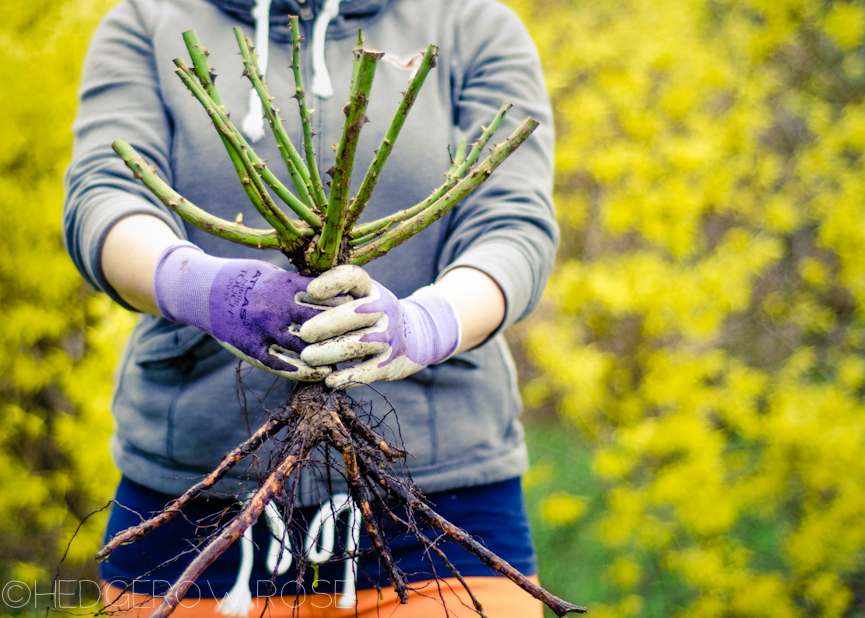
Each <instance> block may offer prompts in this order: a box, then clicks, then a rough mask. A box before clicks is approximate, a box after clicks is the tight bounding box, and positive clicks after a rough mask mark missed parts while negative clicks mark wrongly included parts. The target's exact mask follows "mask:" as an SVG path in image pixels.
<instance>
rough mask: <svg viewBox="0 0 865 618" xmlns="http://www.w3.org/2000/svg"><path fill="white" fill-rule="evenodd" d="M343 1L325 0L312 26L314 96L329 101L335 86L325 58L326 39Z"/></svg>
mask: <svg viewBox="0 0 865 618" xmlns="http://www.w3.org/2000/svg"><path fill="white" fill-rule="evenodd" d="M340 2H341V0H325V3H324V7H323V8H322V9H321V13H319V14H318V17H316V18H315V24H313V26H312V94H314V95H316V96H318V97H321V98H322V99H329V98H330V97H332V96H333V85H332V84H331V83H330V73H328V72H327V63H326V62H325V58H324V39H325V37H326V36H327V27H328V25H329V24H330V22H331V20H332V19H333V18H334V17H336V16H337V15H339V3H340Z"/></svg>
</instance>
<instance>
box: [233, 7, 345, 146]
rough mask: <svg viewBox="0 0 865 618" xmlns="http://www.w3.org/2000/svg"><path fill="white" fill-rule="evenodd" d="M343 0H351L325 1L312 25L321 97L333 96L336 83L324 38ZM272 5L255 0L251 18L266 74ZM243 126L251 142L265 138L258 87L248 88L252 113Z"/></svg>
mask: <svg viewBox="0 0 865 618" xmlns="http://www.w3.org/2000/svg"><path fill="white" fill-rule="evenodd" d="M343 1H345V2H347V1H348V0H325V3H324V7H322V9H321V12H320V13H319V14H318V16H317V17H316V18H315V23H314V24H313V26H312V93H313V94H314V95H316V96H318V97H321V98H322V99H328V98H330V97H332V96H333V85H332V84H331V81H330V73H328V71H327V62H326V61H325V57H324V40H325V37H326V36H327V27H328V26H329V25H330V22H331V21H332V20H333V19H334V18H335V17H336V16H337V15H339V5H340V2H343ZM270 4H271V0H256V2H255V6H254V7H253V9H252V17H253V19H254V20H255V51H256V53H257V54H258V66H259V68H260V69H261V72H262V73H267V52H268V47H269V43H270ZM241 126H242V128H243V132H244V133H245V134H246V136H247V137H248V138H249V141H251V142H257V141H258V140H260V139H261V138H262V137H264V109H263V108H262V106H261V100H260V99H259V98H258V94H257V93H256V92H255V88H253V89H252V90H250V91H249V113H248V114H246V117H245V118H244V119H243V123H242V125H241Z"/></svg>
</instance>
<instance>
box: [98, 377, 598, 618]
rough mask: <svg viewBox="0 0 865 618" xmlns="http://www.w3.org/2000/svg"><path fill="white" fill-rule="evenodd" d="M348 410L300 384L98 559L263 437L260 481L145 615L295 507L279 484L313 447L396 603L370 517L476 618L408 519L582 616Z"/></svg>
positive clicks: (404, 591) (158, 614)
mask: <svg viewBox="0 0 865 618" xmlns="http://www.w3.org/2000/svg"><path fill="white" fill-rule="evenodd" d="M354 405H356V404H353V402H351V401H350V400H349V399H348V397H347V396H346V395H345V393H344V392H343V391H333V390H330V389H328V388H327V387H326V386H324V385H323V384H321V383H316V384H307V385H303V386H300V387H299V388H298V389H297V390H296V391H295V392H294V393H293V394H292V396H291V398H290V399H289V402H288V404H287V405H286V407H285V408H284V409H282V410H281V411H280V413H279V414H276V415H274V416H273V417H271V418H270V419H269V420H268V421H267V422H266V423H265V424H264V425H262V426H261V428H259V430H258V431H256V432H255V434H254V435H253V436H252V437H250V438H249V440H247V441H246V442H244V443H243V444H242V445H240V446H239V447H237V448H236V449H234V450H233V451H231V452H230V453H228V454H227V455H226V456H225V458H224V459H223V461H222V463H220V465H219V467H218V468H217V469H216V470H214V471H213V472H211V473H210V474H209V475H208V476H207V477H206V478H205V479H204V480H202V481H201V482H200V483H198V484H196V485H195V486H194V487H192V488H191V489H190V490H189V491H187V492H186V493H185V494H184V495H183V496H181V497H180V498H178V499H177V500H175V501H174V502H172V503H171V504H169V505H168V506H166V507H165V509H164V510H163V511H162V512H161V513H158V514H157V515H155V516H154V517H152V518H151V519H149V520H147V521H145V522H143V523H141V524H139V525H137V526H134V527H132V528H129V529H127V530H125V531H123V532H121V533H119V534H118V535H117V536H115V537H114V538H113V539H112V540H111V542H110V543H108V544H107V545H106V546H105V547H104V548H103V549H102V550H101V551H100V552H99V554H98V556H99V557H100V558H105V557H107V556H108V555H110V554H111V552H112V551H113V550H114V549H116V548H117V547H119V546H120V545H123V544H127V543H131V542H133V541H135V540H137V539H139V538H141V537H142V536H144V535H145V534H147V533H148V532H149V531H151V530H153V529H155V528H157V527H159V526H160V525H162V524H164V523H165V522H167V521H169V520H170V519H171V518H173V517H174V516H176V515H177V514H178V513H180V511H181V509H182V508H183V507H184V506H186V505H187V504H189V502H190V501H192V500H193V499H194V498H196V497H197V496H199V495H201V494H202V493H203V492H205V491H206V490H208V489H211V488H212V487H213V486H214V485H215V484H216V482H218V481H219V480H220V479H221V478H223V477H224V476H225V475H226V474H227V473H228V471H229V470H231V468H233V467H234V466H235V465H236V464H237V463H239V462H240V461H241V460H242V459H243V458H245V457H247V456H248V455H251V454H254V453H255V452H257V451H258V449H259V448H260V447H261V446H262V445H263V444H264V443H265V442H266V441H267V440H270V439H273V441H274V442H275V444H276V447H275V449H274V453H275V460H274V463H275V465H273V466H271V467H270V468H269V470H270V471H269V472H268V474H267V476H266V478H265V479H264V481H263V482H262V483H261V484H260V486H259V487H258V489H257V491H256V492H255V493H254V495H253V496H252V498H250V499H249V500H248V501H247V502H246V503H245V504H244V506H243V508H242V509H241V510H240V512H239V513H238V514H237V515H236V516H235V517H234V518H233V519H231V521H229V522H228V523H227V524H226V525H225V526H223V527H222V528H220V529H219V530H217V531H216V532H214V533H213V534H212V535H211V537H210V538H209V539H208V540H207V541H206V543H204V544H203V545H202V546H201V549H200V551H199V553H198V554H197V556H196V557H195V559H194V560H193V561H192V562H191V563H190V564H189V566H188V567H187V568H186V570H185V571H184V572H183V574H182V575H181V576H180V578H179V580H178V582H177V583H176V584H175V585H174V586H172V587H171V589H170V590H169V591H168V593H167V594H166V596H165V598H164V599H163V602H162V604H161V605H160V606H159V607H158V608H157V609H156V611H155V612H154V613H153V614H152V615H151V618H166V617H167V616H168V615H169V614H170V613H171V612H172V611H173V610H174V608H175V607H176V606H177V605H178V604H179V602H180V601H181V600H182V599H183V597H184V595H185V594H186V592H187V590H188V589H189V587H190V586H191V585H192V583H193V582H195V580H196V579H197V578H198V577H199V576H200V575H201V573H203V572H204V570H205V569H206V568H207V567H208V566H210V565H211V564H212V563H213V562H214V561H215V560H216V559H217V558H218V557H219V556H220V555H221V554H222V553H223V552H224V551H225V550H226V549H228V547H229V546H230V545H231V544H232V543H233V542H234V541H236V540H237V539H238V538H240V536H242V535H243V533H244V531H245V530H246V529H247V528H248V527H249V526H251V525H252V524H253V523H254V522H255V521H256V520H257V519H258V518H259V516H261V515H262V514H263V513H264V510H265V508H266V507H267V505H268V503H269V502H271V501H272V500H274V499H276V500H277V502H278V503H281V504H283V505H289V506H293V505H294V504H295V502H296V498H297V490H298V484H297V482H288V483H287V481H288V480H289V477H290V476H291V475H295V476H294V478H295V479H296V478H297V476H296V474H297V473H298V472H299V470H300V469H302V468H303V467H305V466H309V465H315V459H314V458H312V457H311V454H312V453H313V452H314V451H316V450H317V449H319V448H321V447H324V448H325V449H328V448H329V449H334V450H335V451H336V452H338V453H339V454H340V455H341V459H342V465H343V466H344V468H342V469H338V472H339V473H340V474H341V475H342V476H343V478H344V479H345V481H346V484H347V486H348V491H349V494H350V495H351V497H352V500H353V501H354V503H355V505H356V506H357V507H358V509H359V510H360V513H361V518H362V520H363V524H364V527H365V529H366V533H367V536H368V537H369V539H370V542H371V544H372V548H373V550H374V551H375V553H376V555H377V557H378V560H379V564H381V566H382V568H383V569H384V571H385V573H387V576H388V579H389V580H390V582H391V585H392V586H393V588H394V590H395V591H396V593H397V595H398V597H399V598H400V600H401V602H403V603H406V602H408V591H409V584H408V580H407V577H406V575H405V573H403V572H402V570H400V568H399V567H398V566H397V564H396V561H395V560H394V557H393V554H392V553H391V551H390V548H389V546H388V540H387V539H386V537H385V534H384V530H383V525H382V523H383V522H382V520H381V519H377V518H376V516H377V515H378V516H380V517H381V518H382V519H384V518H390V519H392V520H394V521H395V522H397V523H398V524H399V525H400V526H401V527H403V528H405V530H406V532H408V533H410V534H414V535H415V536H416V537H417V539H418V540H420V542H421V543H422V544H423V546H424V548H425V549H426V550H427V551H428V552H432V553H435V554H436V555H437V556H439V558H441V559H442V561H443V562H444V564H445V566H446V567H447V568H448V569H449V570H450V571H451V573H452V574H453V575H454V577H456V578H457V580H458V581H459V582H460V583H461V584H462V585H463V586H464V587H465V589H466V590H467V591H468V593H469V596H470V597H471V600H472V603H473V604H474V607H475V611H477V613H478V615H480V616H481V617H484V616H485V614H484V612H483V608H482V606H481V604H480V602H479V601H478V600H477V598H475V596H474V595H473V594H472V592H471V590H470V589H469V586H468V585H467V583H466V581H465V580H464V579H463V578H462V576H461V575H460V574H459V572H458V571H457V569H456V568H455V567H454V565H453V564H452V563H451V562H450V561H449V560H448V559H447V557H446V556H445V554H444V552H443V551H442V550H441V549H440V548H439V547H438V546H437V542H438V541H437V540H436V541H433V540H430V539H429V538H428V537H427V536H426V535H425V534H424V533H423V532H421V530H420V528H419V526H418V524H417V523H416V521H422V522H424V523H426V524H427V525H429V526H431V527H432V528H433V529H434V530H436V531H438V532H439V533H440V535H441V537H448V538H450V539H452V540H453V541H455V542H457V543H459V544H460V545H462V546H463V547H465V548H466V549H467V550H468V551H470V552H471V553H472V554H474V555H475V556H477V557H478V558H479V559H480V560H481V562H483V563H484V564H486V565H487V566H489V567H491V568H492V569H494V570H495V571H497V572H499V573H501V574H502V575H504V576H506V577H508V578H509V579H510V580H511V581H513V582H514V583H516V584H517V585H518V586H520V587H521V588H522V589H523V590H525V591H526V592H528V593H529V594H531V595H532V596H533V597H535V598H537V599H539V600H540V601H542V602H543V603H545V604H546V605H547V606H548V607H550V609H552V610H553V612H555V613H556V615H558V616H564V615H565V614H568V613H574V612H576V613H583V612H585V611H586V610H585V608H583V607H579V606H577V605H572V604H570V603H567V602H566V601H563V600H562V599H559V598H558V597H555V596H553V595H551V594H550V593H548V592H547V591H546V590H544V589H543V588H541V587H540V586H538V585H537V584H535V583H534V582H533V581H531V580H530V579H528V578H527V577H526V576H524V575H523V574H522V573H520V572H519V571H518V570H517V569H515V568H514V567H512V566H511V565H510V564H508V563H507V562H506V561H505V560H503V559H502V558H500V557H498V556H497V555H495V554H494V553H493V552H491V551H490V550H488V549H487V548H486V547H484V546H483V545H481V544H480V543H478V542H477V541H475V540H474V539H473V538H472V537H471V536H470V535H469V534H468V533H467V532H465V531H464V530H462V529H460V528H458V527H457V526H454V525H453V524H451V523H450V522H448V521H447V520H446V519H444V518H443V517H441V516H440V515H439V514H438V513H436V512H435V510H433V508H432V506H430V504H429V502H428V501H427V500H426V499H425V498H424V496H423V493H422V492H421V491H420V489H419V488H418V487H417V486H416V485H415V484H414V483H413V482H412V480H411V478H410V477H408V476H406V475H404V474H400V473H398V472H397V471H396V469H395V468H394V465H395V464H399V463H403V462H404V460H405V458H406V456H407V453H406V451H404V450H403V449H400V448H398V447H397V446H395V445H393V444H391V443H390V442H388V441H387V440H386V439H384V438H383V437H381V436H380V435H379V434H378V433H376V431H374V430H373V429H372V428H371V427H370V426H369V425H368V424H367V423H366V422H364V420H362V419H361V418H359V416H358V415H357V414H356V413H355V410H354V409H353V406H354ZM283 428H285V429H287V437H285V438H277V437H276V434H277V433H278V432H279V431H280V430H281V429H283ZM397 510H401V511H404V512H405V513H406V515H407V516H406V517H405V518H402V517H399V516H397V515H396V513H395V511H397ZM441 537H440V538H441ZM298 558H299V565H302V564H304V561H303V557H302V556H298Z"/></svg>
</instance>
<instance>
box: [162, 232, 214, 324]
mask: <svg viewBox="0 0 865 618" xmlns="http://www.w3.org/2000/svg"><path fill="white" fill-rule="evenodd" d="M187 249H193V250H194V251H195V252H194V253H192V252H190V251H187ZM225 261H226V260H223V259H220V258H215V257H212V256H209V255H207V254H206V253H204V251H203V250H202V249H201V247H199V246H197V245H195V244H193V243H191V242H187V241H182V242H178V243H176V244H174V245H171V246H170V247H168V248H166V249H165V251H163V252H162V255H160V256H159V260H158V261H157V263H156V272H155V274H154V278H153V289H154V293H155V296H156V305H157V306H158V307H159V310H160V311H161V312H162V315H164V316H165V317H166V318H168V319H169V320H171V321H173V322H181V323H184V324H192V325H193V326H197V327H198V328H200V329H202V330H204V331H207V332H210V331H211V328H210V309H209V300H210V288H211V286H212V285H213V281H214V279H215V278H216V274H217V273H218V272H219V269H220V268H221V267H222V266H223V264H224V263H225Z"/></svg>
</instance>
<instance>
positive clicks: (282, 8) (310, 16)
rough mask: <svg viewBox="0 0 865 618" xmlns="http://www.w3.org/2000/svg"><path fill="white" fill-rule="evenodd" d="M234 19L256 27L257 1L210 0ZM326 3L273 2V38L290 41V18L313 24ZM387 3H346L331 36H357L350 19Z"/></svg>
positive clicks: (356, 0) (312, 0)
mask: <svg viewBox="0 0 865 618" xmlns="http://www.w3.org/2000/svg"><path fill="white" fill-rule="evenodd" d="M210 2H212V3H213V4H215V5H216V6H218V7H219V8H220V9H222V10H223V11H225V12H226V13H228V14H229V15H231V16H232V17H234V18H235V19H237V20H239V21H241V22H244V23H247V24H250V25H254V23H255V20H254V19H253V17H252V9H253V7H254V6H255V0H210ZM324 3H325V0H304V1H303V2H301V1H300V0H273V2H272V5H271V8H270V38H271V39H273V40H274V41H277V42H279V43H287V42H289V41H291V32H290V31H289V29H288V16H289V15H298V16H300V19H301V20H302V21H312V20H314V19H315V17H316V15H318V13H319V12H320V11H321V9H322V7H323V6H324ZM387 3H388V0H343V1H342V3H341V4H340V7H339V16H338V17H337V18H336V19H334V20H333V21H331V23H330V27H329V28H328V33H327V35H328V37H334V38H341V37H343V36H347V35H349V34H351V35H356V34H357V27H356V26H354V25H352V24H351V23H350V20H353V19H361V18H365V17H370V16H373V15H375V14H376V13H378V12H379V11H381V10H382V9H383V8H384V7H385V5H387Z"/></svg>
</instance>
